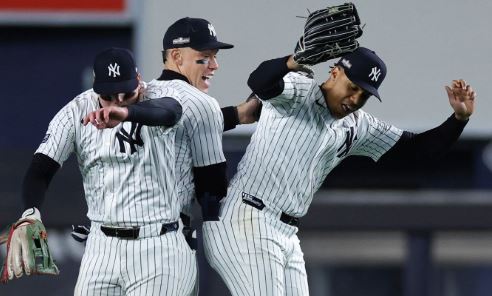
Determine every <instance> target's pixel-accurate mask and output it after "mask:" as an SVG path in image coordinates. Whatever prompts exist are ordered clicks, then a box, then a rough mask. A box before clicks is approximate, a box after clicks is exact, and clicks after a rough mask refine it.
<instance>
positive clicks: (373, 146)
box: [203, 47, 475, 295]
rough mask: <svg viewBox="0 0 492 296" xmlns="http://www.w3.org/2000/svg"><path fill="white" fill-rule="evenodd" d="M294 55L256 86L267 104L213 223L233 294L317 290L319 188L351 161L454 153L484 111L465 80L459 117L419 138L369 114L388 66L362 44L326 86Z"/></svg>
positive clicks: (454, 92) (219, 263) (213, 255)
mask: <svg viewBox="0 0 492 296" xmlns="http://www.w3.org/2000/svg"><path fill="white" fill-rule="evenodd" d="M299 69H301V65H299V64H297V63H296V62H295V61H294V59H293V56H286V57H282V58H277V59H273V60H268V61H265V62H263V63H262V64H260V66H259V67H258V68H257V69H256V70H255V71H253V72H252V73H251V75H250V78H249V80H248V85H249V86H250V87H251V89H252V90H253V91H254V93H255V94H257V96H258V97H259V98H260V99H261V100H262V103H263V110H262V115H261V117H260V120H259V122H258V126H257V128H256V131H255V133H254V134H253V137H252V139H251V142H250V144H249V146H248V147H247V150H246V153H245V155H244V157H243V158H242V160H241V161H240V163H239V165H238V171H237V173H236V175H235V176H234V177H233V179H232V180H231V183H230V186H229V188H228V193H227V198H225V199H224V200H223V204H222V207H221V211H220V220H219V221H209V222H205V223H204V226H203V237H204V247H205V254H206V257H207V259H208V261H209V263H210V265H211V266H212V267H213V268H214V269H215V270H216V271H217V272H218V273H219V274H220V276H221V277H222V279H223V280H224V281H225V283H226V284H227V286H228V288H229V290H230V291H231V293H232V295H308V294H309V291H308V282H307V276H306V269H305V263H304V258H303V253H302V251H301V247H300V244H299V239H298V237H297V231H298V225H299V220H300V219H301V217H302V216H304V215H305V214H306V212H307V211H308V208H309V205H310V204H311V202H312V199H313V196H314V193H315V192H316V191H317V190H318V189H319V188H320V186H321V184H322V183H323V181H324V179H325V178H326V176H327V175H328V174H329V173H330V171H331V170H333V168H334V167H336V166H337V165H338V164H339V163H340V162H341V161H342V160H343V159H345V158H347V157H348V156H350V155H361V156H367V157H370V158H372V159H373V160H374V161H378V160H380V159H382V158H386V159H389V158H395V157H405V158H408V159H415V160H418V159H426V158H433V157H435V156H439V155H441V154H442V153H444V152H445V151H446V150H448V148H449V147H450V146H451V144H452V143H454V142H455V141H456V140H457V139H458V137H459V136H460V134H461V132H462V130H463V128H464V127H465V125H466V123H467V122H468V119H469V117H470V116H471V114H472V113H473V110H474V100H475V92H474V91H473V89H472V87H471V86H470V85H468V84H467V83H466V82H465V81H464V80H461V79H460V80H453V81H452V83H451V85H450V86H446V87H445V88H446V92H447V95H448V98H449V103H450V105H451V107H452V108H453V110H454V113H453V114H452V115H451V116H450V117H449V118H448V119H447V120H446V121H445V122H444V123H442V124H441V125H440V126H438V127H436V128H434V129H431V130H428V131H426V132H423V133H420V134H415V133H411V132H408V131H403V130H401V129H399V128H397V127H395V126H393V125H390V124H388V123H386V122H384V121H381V120H379V119H377V118H375V117H374V116H372V115H370V114H368V113H366V112H364V111H363V110H362V109H361V108H362V107H363V106H364V104H365V103H366V101H367V100H368V98H369V97H370V96H375V97H377V98H378V99H380V94H379V90H378V89H379V86H380V85H381V83H382V81H383V80H384V78H385V76H386V66H385V64H384V62H383V61H382V60H381V59H380V58H379V57H378V56H377V55H376V53H375V52H374V51H372V50H369V49H367V48H363V47H359V48H358V49H357V50H355V51H354V52H352V53H349V54H346V55H344V56H342V58H340V59H339V60H338V62H337V63H336V64H335V66H334V67H333V68H332V69H331V71H330V75H329V78H328V79H327V80H326V81H325V82H324V83H322V84H321V85H318V83H317V82H316V81H315V80H314V79H312V78H310V77H307V76H306V75H304V74H302V73H300V72H296V71H297V70H299Z"/></svg>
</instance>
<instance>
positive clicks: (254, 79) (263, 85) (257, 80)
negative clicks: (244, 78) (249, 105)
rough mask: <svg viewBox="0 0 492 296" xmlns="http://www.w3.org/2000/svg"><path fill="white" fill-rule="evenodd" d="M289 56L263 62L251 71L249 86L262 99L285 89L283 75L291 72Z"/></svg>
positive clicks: (274, 95)
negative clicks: (288, 64)
mask: <svg viewBox="0 0 492 296" xmlns="http://www.w3.org/2000/svg"><path fill="white" fill-rule="evenodd" d="M288 59H289V56H286V57H282V58H277V59H273V60H268V61H264V62H262V63H261V64H260V65H259V66H258V68H256V70H254V71H253V72H251V74H250V75H249V79H248V86H249V87H250V88H251V90H252V91H253V92H254V93H255V94H256V95H257V96H258V97H259V98H261V99H262V100H268V99H271V98H274V97H276V96H278V95H280V94H281V93H282V92H283V91H284V80H283V77H284V76H285V75H287V73H289V72H290V70H289V68H288V67H287V60H288Z"/></svg>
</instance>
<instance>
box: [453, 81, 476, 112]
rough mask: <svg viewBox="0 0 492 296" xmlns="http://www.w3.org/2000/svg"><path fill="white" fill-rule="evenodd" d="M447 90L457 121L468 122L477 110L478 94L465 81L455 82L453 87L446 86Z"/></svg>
mask: <svg viewBox="0 0 492 296" xmlns="http://www.w3.org/2000/svg"><path fill="white" fill-rule="evenodd" d="M445 88H446V92H447V93H448V98H449V104H450V105H451V107H452V108H453V110H454V116H455V117H456V119H458V120H463V121H465V120H468V118H469V117H470V116H471V115H472V114H473V111H474V109H475V97H476V96H477V94H476V93H475V91H474V90H473V88H472V87H471V86H470V85H469V84H467V83H466V81H464V80H463V79H459V80H453V81H452V83H451V86H445Z"/></svg>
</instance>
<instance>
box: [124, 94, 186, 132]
mask: <svg viewBox="0 0 492 296" xmlns="http://www.w3.org/2000/svg"><path fill="white" fill-rule="evenodd" d="M127 108H128V117H127V119H126V121H132V122H138V123H141V124H143V125H147V126H173V125H175V124H176V123H177V122H178V121H179V119H180V118H181V115H182V114H183V108H182V107H181V104H180V103H179V102H178V101H176V100H175V99H173V98H168V97H164V98H159V99H153V100H147V101H143V102H138V103H136V104H133V105H130V106H128V107H127Z"/></svg>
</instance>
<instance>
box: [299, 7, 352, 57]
mask: <svg viewBox="0 0 492 296" xmlns="http://www.w3.org/2000/svg"><path fill="white" fill-rule="evenodd" d="M361 35H362V28H361V27H360V19H359V15H358V14H357V10H356V8H355V5H354V4H353V3H345V4H342V5H338V6H332V7H327V8H324V9H320V10H316V11H314V12H312V13H310V14H309V16H308V17H307V20H306V24H305V25H304V33H303V35H302V36H301V38H300V39H299V42H297V45H296V48H295V50H294V61H295V62H297V63H298V64H300V65H310V66H311V65H316V64H319V63H322V62H325V61H327V60H330V59H333V58H337V57H340V56H342V55H344V54H346V53H349V52H352V51H354V50H356V49H357V48H358V47H359V43H358V42H357V40H356V39H357V38H359V37H360V36H361Z"/></svg>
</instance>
